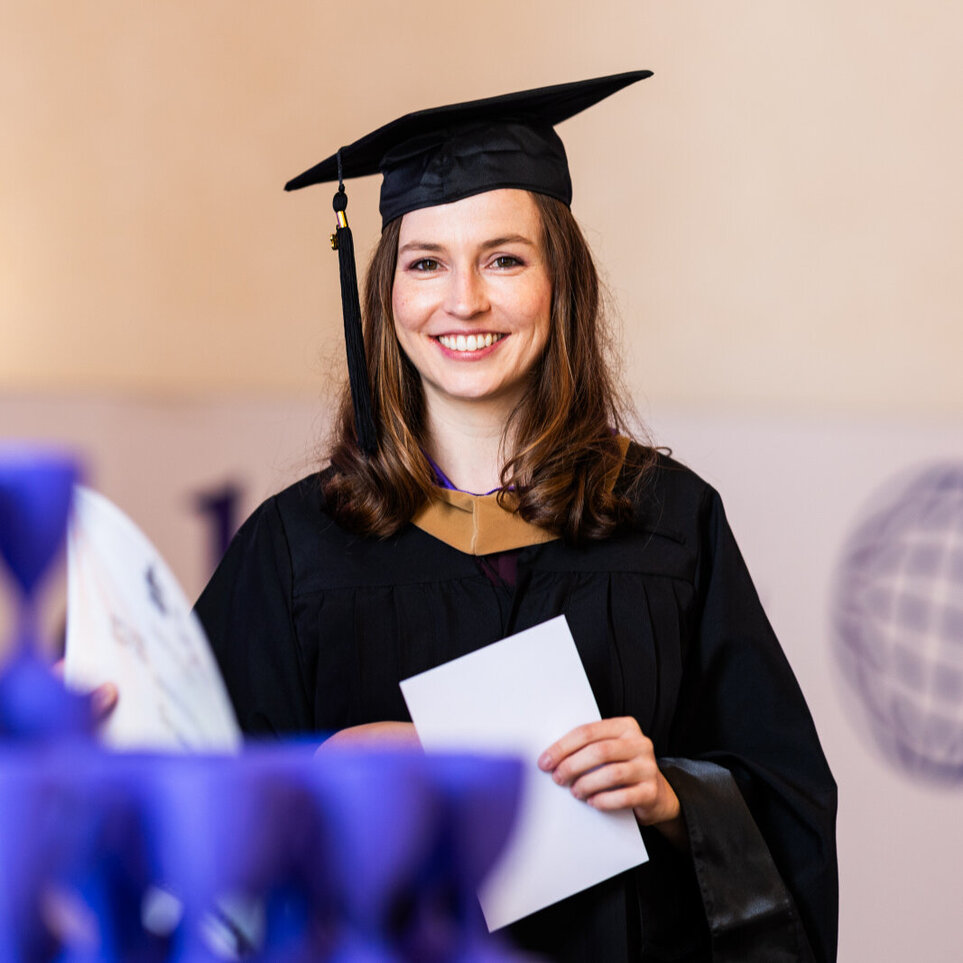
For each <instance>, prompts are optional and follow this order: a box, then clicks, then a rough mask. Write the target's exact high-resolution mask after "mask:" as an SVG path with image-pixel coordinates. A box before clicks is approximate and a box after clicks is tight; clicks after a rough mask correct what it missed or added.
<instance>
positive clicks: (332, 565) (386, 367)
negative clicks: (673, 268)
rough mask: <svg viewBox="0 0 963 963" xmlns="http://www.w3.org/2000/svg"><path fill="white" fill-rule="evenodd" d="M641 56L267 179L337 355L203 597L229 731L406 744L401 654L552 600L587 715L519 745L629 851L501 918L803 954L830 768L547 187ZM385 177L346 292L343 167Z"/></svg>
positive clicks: (567, 935)
mask: <svg viewBox="0 0 963 963" xmlns="http://www.w3.org/2000/svg"><path fill="white" fill-rule="evenodd" d="M648 76H649V72H648V71H635V72H631V73H626V74H619V75H616V76H611V77H603V78H598V79H595V80H589V81H583V82H578V83H570V84H562V85H559V86H555V87H547V88H541V89H537V90H530V91H525V92H521V93H514V94H508V95H503V96H499V97H492V98H487V99H484V100H479V101H473V102H470V103H464V104H455V105H450V106H445V107H439V108H434V109H430V110H422V111H419V112H416V113H412V114H408V115H406V116H404V117H402V118H400V119H399V120H396V121H393V122H392V123H389V124H387V125H386V126H384V127H382V128H380V129H378V130H376V131H375V132H373V133H371V134H368V135H367V136H365V137H362V138H361V139H360V140H358V141H356V142H355V143H353V144H351V145H350V146H348V147H344V148H342V149H341V150H339V151H337V152H336V153H335V154H333V155H331V156H330V157H328V158H327V159H326V160H324V161H322V162H321V163H320V164H317V165H316V166H315V167H312V168H311V169H310V170H308V171H306V172H305V173H303V174H301V175H300V176H299V177H296V178H295V179H294V180H292V181H291V182H289V183H288V185H287V188H288V189H289V190H295V189H299V188H303V187H307V186H309V185H313V184H321V183H326V182H333V183H335V184H337V191H336V193H335V199H334V208H335V212H336V219H337V231H336V235H335V237H334V243H335V244H336V245H337V246H338V255H339V258H340V260H341V268H342V287H343V291H342V294H343V308H344V313H345V326H346V338H347V342H348V356H349V380H348V383H347V384H346V385H345V389H344V394H343V398H342V402H341V407H340V413H339V415H338V419H337V423H336V428H335V435H334V439H333V443H332V445H331V448H330V452H329V459H328V462H327V464H326V465H325V466H324V467H323V468H322V469H321V470H319V471H318V472H317V473H315V474H313V475H311V476H309V477H307V478H305V479H303V480H302V481H300V482H298V483H297V484H295V485H293V486H291V487H290V488H288V489H287V490H286V491H283V492H281V493H280V494H278V495H276V496H274V497H273V498H271V499H269V500H268V501H267V502H265V503H264V504H263V505H262V506H261V507H260V508H259V509H258V510H257V511H256V512H255V513H254V515H253V516H252V517H251V518H250V519H248V521H247V522H246V523H245V525H244V526H243V527H242V528H241V530H240V531H239V533H238V534H237V536H236V537H235V539H234V541H233V543H232V545H231V547H230V548H229V550H228V552H227V554H226V556H225V558H224V559H223V561H222V563H221V564H220V566H219V568H218V569H217V571H216V573H215V574H214V576H213V578H212V579H211V582H210V584H209V585H208V587H207V588H206V590H205V591H204V593H203V595H202V596H201V598H200V600H199V601H198V603H197V612H198V614H199V616H200V618H201V620H202V622H203V624H204V627H205V629H206V631H207V634H208V636H209V638H210V640H211V644H212V646H213V648H214V651H215V654H216V656H217V659H218V662H219V664H220V667H221V670H222V672H223V674H224V678H225V681H226V683H227V687H228V690H229V692H230V695H231V698H232V700H233V703H234V706H235V709H236V711H237V715H238V718H239V720H240V723H241V726H242V727H243V729H244V730H245V731H246V732H248V733H251V734H252V735H254V734H256V735H264V734H271V735H276V736H284V735H288V734H306V733H318V734H319V735H318V739H319V741H320V740H321V738H323V737H324V736H329V738H330V741H329V743H328V744H331V745H337V744H339V743H359V744H370V745H372V746H379V745H383V744H385V743H391V742H399V741H400V742H405V741H412V742H413V741H415V740H416V736H415V734H414V731H413V727H412V725H411V722H410V719H409V716H408V713H407V710H406V707H405V703H404V700H403V698H402V695H401V690H400V688H399V685H398V683H399V681H400V680H402V679H405V678H407V677H409V676H411V675H414V674H416V673H419V672H422V671H424V670H426V669H429V668H432V667H433V666H436V665H439V664H440V663H443V662H447V661H448V660H450V659H453V658H456V657H458V656H461V655H464V654H465V653H468V652H472V651H474V650H476V649H478V648H480V647H481V646H484V645H487V644H489V643H492V642H495V641H497V640H499V639H502V638H504V637H505V636H508V635H511V634H513V633H516V632H519V631H521V630H523V629H526V628H529V627H531V626H534V625H537V624H539V623H541V622H544V621H546V620H548V619H551V618H553V617H555V616H558V615H561V614H564V615H565V616H566V618H567V620H568V623H569V626H570V627H571V630H572V634H573V636H574V638H575V642H576V646H577V648H578V651H579V654H580V656H581V659H582V662H583V665H584V667H585V671H586V674H587V675H588V678H589V681H590V683H591V686H592V689H593V692H594V694H595V698H596V701H597V702H598V706H599V709H600V711H601V715H602V721H600V722H595V723H587V724H586V725H583V726H580V727H579V728H577V729H575V730H574V731H572V732H568V733H564V732H560V733H558V738H557V741H555V742H554V743H553V744H552V745H550V746H546V747H545V751H544V753H543V754H542V756H541V757H540V759H539V761H538V764H539V766H540V767H541V768H542V769H544V770H545V771H546V772H547V773H550V774H551V775H552V778H554V780H555V781H556V782H557V783H558V787H559V789H558V791H559V792H570V793H572V794H574V795H575V796H576V797H577V798H578V799H580V800H583V801H584V803H585V804H586V805H589V806H594V807H596V808H598V809H601V810H607V811H614V810H631V811H632V813H633V814H634V816H635V819H636V821H637V823H638V826H639V832H640V833H641V834H642V836H643V837H644V839H645V843H646V846H647V848H648V851H649V854H650V859H649V861H648V862H647V863H645V864H644V865H642V866H640V867H638V868H636V869H634V870H632V871H630V872H627V873H624V874H622V875H620V876H617V877H615V878H613V879H610V880H608V881H606V882H603V883H601V884H599V885H597V886H594V887H592V888H590V889H588V890H586V891H584V892H582V893H579V894H577V895H576V896H573V897H571V898H569V899H566V900H564V901H562V902H560V903H558V904H555V905H553V906H550V907H548V908H547V909H544V910H542V911H540V912H538V913H535V914H533V915H532V916H530V917H528V918H526V919H524V920H521V921H520V922H518V923H516V924H514V925H513V926H512V927H510V929H509V936H510V937H511V938H512V939H513V940H514V941H515V943H516V944H517V945H519V946H520V947H523V948H527V949H530V950H532V951H534V952H537V953H539V954H541V955H542V956H543V958H546V959H550V960H558V961H572V963H575V961H584V963H589V961H593V963H597V961H604V963H620V961H630V960H631V961H647V960H652V961H656V960H659V961H668V960H716V961H723V960H724V961H740V963H746V961H759V963H763V961H765V963H773V961H797V960H799V961H810V960H816V961H820V963H823V961H828V960H834V959H835V954H836V917H837V877H836V856H835V843H834V825H835V809H836V787H835V783H834V781H833V778H832V775H831V774H830V771H829V769H828V767H827V764H826V761H825V758H824V756H823V753H822V750H821V748H820V745H819V741H818V738H817V735H816V731H815V728H814V726H813V722H812V719H811V717H810V714H809V711H808V709H807V707H806V703H805V701H804V698H803V696H802V694H801V692H800V690H799V686H798V685H797V683H796V680H795V679H794V677H793V674H792V671H791V670H790V668H789V665H788V663H787V661H786V658H785V656H784V655H783V653H782V651H781V649H780V647H779V644H778V642H777V640H776V638H775V637H774V635H773V632H772V629H771V627H770V625H769V622H768V620H767V618H766V616H765V613H764V612H763V609H762V606H761V605H760V602H759V599H758V597H757V594H756V591H755V589H754V588H753V585H752V582H751V580H750V577H749V574H748V572H747V570H746V566H745V564H744V562H743V560H742V557H741V555H740V553H739V549H738V547H737V545H736V542H735V540H734V538H733V535H732V533H731V531H730V529H729V526H728V524H727V522H726V517H725V513H724V510H723V507H722V503H721V501H720V499H719V496H718V494H717V493H716V492H715V491H714V490H713V489H712V488H711V487H710V486H709V485H707V484H706V483H705V482H704V481H702V480H701V479H700V478H699V477H698V476H697V475H695V474H694V473H693V472H692V471H690V470H689V469H688V468H686V467H683V466H682V465H681V464H679V463H677V462H675V461H673V460H672V459H670V458H669V457H667V456H666V455H664V454H663V453H660V452H659V451H656V450H655V449H653V448H652V447H651V446H650V445H648V444H647V443H646V442H645V440H644V439H637V438H633V437H632V434H631V433H630V431H629V430H628V428H627V426H626V420H627V419H626V415H625V412H626V411H627V406H626V405H625V404H624V402H623V400H622V399H621V398H620V397H619V394H618V392H617V390H616V387H615V380H614V377H613V374H612V367H611V365H610V361H609V359H608V357H607V356H606V351H605V346H606V344H607V332H606V329H605V326H604V319H603V316H602V311H601V305H600V294H599V280H598V276H597V273H596V268H595V265H594V263H593V260H592V255H591V253H590V251H589V249H588V246H587V244H586V242H585V239H584V237H583V236H582V233H581V231H580V229H579V227H578V225H577V224H576V222H575V220H574V218H573V216H572V213H571V211H570V208H569V205H570V202H571V198H572V185H571V180H570V175H569V169H568V163H567V160H566V155H565V150H564V147H563V146H562V142H561V140H560V139H559V136H558V134H557V133H556V131H555V127H556V125H558V124H560V123H561V122H563V121H564V120H566V119H567V118H569V117H571V116H573V115H574V114H576V113H578V112H580V111H582V110H584V109H586V108H588V107H590V106H592V105H593V104H595V103H597V102H598V101H600V100H602V99H603V98H606V97H609V96H610V95H612V94H615V93H616V92H618V91H621V90H623V88H627V87H630V86H632V85H635V84H636V83H637V82H639V81H642V80H644V79H645V78H646V77H648ZM643 89H644V87H634V86H633V89H632V90H630V91H626V92H624V93H622V94H621V95H620V98H619V99H620V100H621V101H623V103H624V106H625V109H626V111H627V113H628V112H629V111H635V110H636V109H638V107H637V104H638V98H639V97H640V96H641V92H642V90H643ZM379 172H380V173H381V175H382V177H383V182H382V188H381V202H380V210H381V215H382V219H383V227H382V234H381V239H380V242H379V244H378V247H377V250H376V251H375V253H374V256H373V258H372V261H371V264H370V266H369V268H368V271H367V275H366V279H365V284H364V296H363V299H359V297H358V293H357V287H356V280H355V267H354V262H353V242H352V239H351V235H350V228H349V227H348V224H347V213H346V207H347V196H346V192H345V188H344V180H345V179H348V178H352V177H360V176H364V175H369V174H375V173H379ZM604 175H605V171H604V169H599V170H596V171H594V172H593V175H592V176H596V177H598V176H604ZM362 303H363V311H362V310H361V304H362ZM362 323H363V333H362ZM332 733H333V735H330V734H332ZM385 805H386V806H390V805H391V801H390V800H385Z"/></svg>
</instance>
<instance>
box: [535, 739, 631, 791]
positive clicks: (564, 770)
mask: <svg viewBox="0 0 963 963" xmlns="http://www.w3.org/2000/svg"><path fill="white" fill-rule="evenodd" d="M643 753H644V748H643V747H642V746H640V745H638V744H637V743H636V742H635V741H634V740H633V741H630V740H626V739H603V740H601V741H599V742H593V743H590V744H589V745H587V746H585V747H584V748H582V749H579V750H578V752H573V753H572V754H571V755H570V756H567V757H566V758H565V759H563V760H562V761H561V762H560V763H559V764H558V765H557V766H556V767H555V769H554V771H553V772H552V778H553V779H554V780H555V782H557V783H558V784H559V785H560V786H568V785H571V784H572V783H573V782H575V780H577V779H579V778H580V777H582V776H584V775H585V774H586V773H589V772H592V771H593V770H597V769H599V767H601V766H606V767H607V766H608V765H610V764H611V763H620V762H629V761H630V760H632V759H636V758H637V757H639V756H640V755H642V754H643Z"/></svg>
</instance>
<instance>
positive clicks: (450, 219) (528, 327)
mask: <svg viewBox="0 0 963 963" xmlns="http://www.w3.org/2000/svg"><path fill="white" fill-rule="evenodd" d="M542 235H543V230H542V224H541V218H540V217H539V214H538V210H537V208H536V206H535V202H534V201H533V200H532V198H531V196H530V195H529V194H528V193H527V192H526V191H521V190H497V191H488V192H486V193H484V194H476V195H474V196H472V197H466V198H464V199H463V200H460V201H455V202H454V203H453V204H442V205H439V206H437V207H427V208H424V209H422V210H418V211H411V212H410V213H408V214H405V215H404V217H403V218H402V221H401V229H400V235H399V238H398V261H397V264H396V266H395V277H394V286H393V288H392V311H393V314H394V322H395V331H396V333H397V336H398V341H399V343H400V345H401V347H402V349H403V350H404V352H405V354H406V355H407V356H408V358H409V359H410V360H411V363H412V364H413V365H414V366H415V368H416V369H417V370H418V373H419V374H420V375H421V381H422V385H423V386H424V391H425V401H426V404H427V406H428V410H429V412H430V411H431V410H432V409H433V408H435V406H436V405H438V404H446V403H449V404H450V403H451V402H453V401H468V402H476V403H482V402H496V403H498V404H499V405H500V406H501V405H504V412H505V413H506V414H507V413H508V412H509V411H511V409H512V408H513V407H514V406H515V404H517V402H518V401H519V400H520V399H521V396H522V394H523V393H524V391H525V387H526V379H527V376H528V374H529V372H530V371H531V370H532V368H533V366H534V365H535V363H536V362H537V361H538V359H539V358H540V357H541V355H542V352H543V351H544V349H545V343H546V341H547V340H548V331H549V324H550V315H551V304H552V284H551V281H550V279H549V273H548V266H547V264H546V260H545V252H544V244H543V240H542Z"/></svg>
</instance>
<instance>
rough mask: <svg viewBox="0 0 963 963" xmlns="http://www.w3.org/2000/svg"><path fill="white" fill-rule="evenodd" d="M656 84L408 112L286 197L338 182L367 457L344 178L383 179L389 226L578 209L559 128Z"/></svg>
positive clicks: (589, 86)
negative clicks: (544, 203) (463, 209)
mask: <svg viewBox="0 0 963 963" xmlns="http://www.w3.org/2000/svg"><path fill="white" fill-rule="evenodd" d="M650 76H652V72H651V71H649V70H633V71H629V72H627V73H621V74H613V75H612V76H609V77H596V78H594V79H592V80H582V81H577V82H576V83H569V84H557V85H555V86H553V87H538V88H536V89H534V90H523V91H518V92H516V93H511V94H503V95H501V96H498V97H487V98H484V99H483V100H472V101H467V102H465V103H461V104H449V105H447V106H444V107H433V108H431V109H429V110H419V111H416V112H415V113H411V114H405V116H404V117H400V118H399V119H398V120H394V121H392V122H391V123H390V124H385V125H384V126H383V127H379V128H378V129H377V130H376V131H373V132H372V133H370V134H367V135H366V136H364V137H362V138H361V139H360V140H357V141H355V142H354V143H353V144H350V145H349V146H347V147H342V148H341V149H340V150H339V151H337V152H336V153H334V154H332V155H331V156H330V157H328V158H326V159H325V160H323V161H321V163H320V164H316V165H315V166H314V167H312V168H310V169H309V170H306V171H305V172H304V173H303V174H299V175H298V176H297V177H295V178H294V179H292V180H290V181H288V183H287V184H285V190H288V191H295V190H298V189H300V188H302V187H308V186H309V185H311V184H322V183H326V182H330V181H337V182H338V191H337V193H336V194H335V197H334V209H335V212H336V213H337V217H338V226H337V232H336V234H335V235H332V245H333V246H334V247H336V248H337V250H338V256H339V263H340V268H341V300H342V308H343V310H344V322H345V340H346V342H347V349H348V375H349V378H350V381H351V394H352V398H353V400H354V409H355V426H356V431H357V436H358V444H359V447H360V448H361V450H362V451H363V452H364V453H365V454H366V455H371V454H373V453H374V451H375V449H376V447H377V435H376V431H375V427H374V419H373V417H372V414H371V400H370V386H369V384H368V375H367V365H366V363H365V355H364V343H363V341H362V336H361V309H360V304H359V299H358V283H357V272H356V269H355V264H354V243H353V239H352V237H351V231H350V229H349V228H348V221H347V217H346V216H345V208H346V207H347V204H348V199H347V196H346V195H345V192H344V178H345V177H363V176H365V175H368V174H376V173H378V172H379V171H380V172H381V174H382V175H383V177H384V180H383V182H382V185H381V203H380V210H381V217H382V224H383V225H385V224H387V223H388V222H389V221H393V220H394V219H395V218H397V217H400V216H401V215H402V214H406V213H408V211H414V210H417V209H418V208H422V207H433V206H435V205H437V204H450V203H452V202H454V201H458V200H461V199H462V198H464V197H469V196H471V195H472V194H480V193H482V192H484V191H491V190H496V189H498V188H505V187H512V188H521V189H523V190H529V191H534V192H535V193H538V194H547V195H548V196H549V197H555V198H558V199H559V200H561V201H563V202H564V203H565V204H570V203H571V201H572V182H571V179H570V177H569V172H568V160H567V159H566V156H565V148H564V147H563V145H562V141H561V140H560V139H559V136H558V134H556V133H555V130H554V127H555V125H556V124H560V123H561V122H562V121H563V120H567V119H568V118H569V117H573V116H574V115H575V114H577V113H579V112H580V111H583V110H585V109H586V108H587V107H591V106H593V105H594V104H597V103H598V102H599V101H600V100H604V99H605V98H606V97H609V96H610V95H611V94H614V93H616V91H619V90H621V89H622V88H623V87H627V86H628V85H629V84H633V83H636V82H637V81H639V80H644V79H645V78H646V77H650Z"/></svg>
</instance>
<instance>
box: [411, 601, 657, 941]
mask: <svg viewBox="0 0 963 963" xmlns="http://www.w3.org/2000/svg"><path fill="white" fill-rule="evenodd" d="M401 690H402V693H403V694H404V697H405V702H406V703H407V704H408V709H409V711H410V713H411V718H412V720H413V721H414V723H415V728H416V729H417V731H418V737H419V738H420V739H421V742H422V745H424V747H425V749H426V750H428V751H431V750H436V749H452V748H457V749H461V750H467V751H478V752H486V753H511V754H514V755H518V756H520V757H521V758H522V761H523V763H524V766H525V782H524V790H523V794H522V802H521V806H520V809H519V813H518V820H517V823H516V826H515V830H514V832H513V835H512V837H511V839H510V841H509V843H508V846H507V847H506V849H505V851H504V853H503V855H502V856H501V857H500V859H499V862H498V863H497V864H496V866H495V868H494V869H493V871H492V872H491V873H490V874H489V876H488V878H487V879H486V881H485V883H484V884H483V886H482V888H481V890H480V892H479V894H478V896H479V900H480V902H481V906H482V910H483V912H484V914H485V920H486V922H487V924H488V928H489V929H490V930H495V929H498V928H500V927H502V926H506V925H507V924H509V923H512V922H514V921H515V920H518V919H521V918H522V917H524V916H528V915H529V914H530V913H534V912H535V911H536V910H539V909H542V908H543V907H545V906H549V905H550V904H552V903H555V902H557V901H558V900H560V899H564V898H565V897H566V896H571V895H572V894H573V893H577V892H580V891H581V890H583V889H586V888H588V887H589V886H593V885H594V884H596V883H599V882H601V881H602V880H605V879H609V878H610V877H612V876H615V875H616V874H618V873H621V872H624V871H625V870H627V869H631V868H632V867H633V866H638V865H639V864H640V863H644V862H645V861H646V859H647V858H648V856H647V855H646V851H645V845H644V843H643V842H642V836H641V834H640V833H639V828H638V826H637V825H636V822H635V817H634V816H633V815H632V813H631V812H630V811H623V812H619V813H605V812H600V811H599V810H597V809H593V808H592V807H590V806H588V805H586V803H584V802H581V801H580V800H578V799H576V798H575V797H574V796H573V795H572V794H571V792H570V791H569V790H568V789H567V788H564V787H562V786H558V785H556V783H555V782H553V780H552V777H551V775H550V774H549V773H546V772H542V771H541V770H540V769H539V768H538V766H537V760H538V757H539V755H541V753H542V752H543V751H544V750H545V749H547V748H548V747H549V746H550V745H551V744H552V743H553V742H555V740H556V739H558V738H560V737H561V736H563V735H564V734H565V733H566V732H568V731H569V730H571V729H574V728H575V727H576V726H578V725H581V724H583V723H586V722H593V721H596V720H598V719H599V718H600V716H599V710H598V706H597V704H596V702H595V697H594V695H593V694H592V689H591V687H590V686H589V682H588V678H587V677H586V675H585V669H584V668H583V666H582V662H581V660H580V659H579V655H578V650H577V649H576V647H575V641H574V639H573V638H572V633H571V632H570V630H569V627H568V623H567V622H566V621H565V617H564V616H559V617H558V618H554V619H551V620H550V621H548V622H543V623H542V624H541V625H536V626H535V627H534V628H531V629H527V630H525V631H524V632H519V633H518V634H517V635H512V636H509V637H508V638H506V639H502V640H501V641H500V642H495V643H493V644H492V645H489V646H486V647H485V648H483V649H479V650H477V651H475V652H472V653H470V654H468V655H464V656H461V657H460V658H458V659H454V660H452V661H451V662H447V663H445V664H444V665H439V666H436V667H435V668H434V669H429V670H428V671H427V672H422V673H421V674H420V675H416V676H412V677H411V678H410V679H405V680H404V681H403V682H402V683H401Z"/></svg>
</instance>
